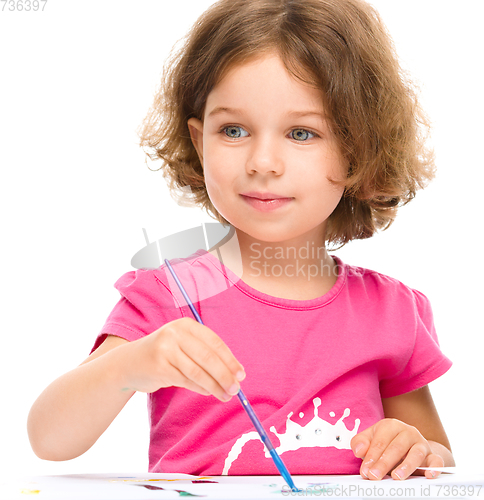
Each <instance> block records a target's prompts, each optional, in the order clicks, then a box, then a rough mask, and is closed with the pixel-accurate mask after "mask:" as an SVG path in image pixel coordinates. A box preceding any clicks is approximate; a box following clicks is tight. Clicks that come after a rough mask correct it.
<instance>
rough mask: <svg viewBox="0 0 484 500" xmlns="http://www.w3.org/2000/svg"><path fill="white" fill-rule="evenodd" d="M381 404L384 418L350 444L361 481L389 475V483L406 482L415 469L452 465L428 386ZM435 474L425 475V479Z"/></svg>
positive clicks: (427, 473) (383, 401)
mask: <svg viewBox="0 0 484 500" xmlns="http://www.w3.org/2000/svg"><path fill="white" fill-rule="evenodd" d="M382 404H383V411H384V414H385V418H384V419H383V420H380V421H379V422H377V423H376V424H375V425H372V426H371V427H369V428H368V429H366V430H364V431H363V432H360V433H359V434H357V435H356V436H355V437H354V438H353V439H352V440H351V448H352V450H353V452H354V453H355V456H357V457H359V458H363V463H362V465H361V469H360V474H361V475H362V476H363V477H364V478H367V479H372V480H377V479H381V478H382V477H383V476H384V475H385V474H387V473H389V472H390V471H392V472H391V476H392V477H393V479H406V478H407V477H408V476H409V475H411V474H413V473H414V472H415V470H416V468H417V467H444V466H445V467H448V466H454V465H455V463H454V457H453V455H452V452H451V450H450V444H449V440H448V439H447V435H446V434H445V431H444V427H443V426H442V422H441V421H440V418H439V415H438V413H437V410H436V408H435V405H434V402H433V400H432V396H431V394H430V390H429V388H428V386H425V387H422V388H421V389H418V390H416V391H413V392H409V393H407V394H402V395H401V396H395V397H393V398H386V399H382ZM417 473H418V472H417ZM439 474H440V473H432V471H425V476H426V477H428V478H433V477H437V476H438V475H439Z"/></svg>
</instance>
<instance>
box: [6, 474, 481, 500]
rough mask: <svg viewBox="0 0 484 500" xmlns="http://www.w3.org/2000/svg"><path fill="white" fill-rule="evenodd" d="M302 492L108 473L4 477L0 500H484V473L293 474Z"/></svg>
mask: <svg viewBox="0 0 484 500" xmlns="http://www.w3.org/2000/svg"><path fill="white" fill-rule="evenodd" d="M293 479H294V483H295V484H296V486H297V487H298V488H300V490H301V491H300V492H298V493H297V494H296V493H294V492H291V491H290V490H289V487H288V486H287V485H286V484H285V482H284V480H283V479H282V477H281V476H191V475H188V474H150V473H106V474H70V475H60V476H19V477H16V478H11V477H10V478H6V477H1V476H0V498H2V499H5V500H16V499H23V500H26V499H28V498H38V499H39V500H41V499H42V500H54V499H55V500H57V499H62V500H125V499H126V500H128V499H129V500H149V499H158V498H160V499H163V498H180V497H193V498H194V499H195V498H196V497H200V498H204V499H207V500H209V499H227V500H228V499H230V500H232V499H236V500H249V499H261V500H263V499H271V500H274V499H276V498H301V497H304V496H306V497H316V498H317V497H320V498H329V497H331V498H379V499H382V498H393V499H394V498H424V499H432V498H440V499H446V498H482V499H484V473H459V472H457V473H455V474H442V475H441V476H440V477H438V478H436V479H426V478H425V477H422V476H412V477H410V478H409V479H407V480H405V481H394V480H393V479H391V478H390V477H388V476H387V477H386V478H384V479H383V480H381V481H368V480H364V479H362V478H361V477H360V476H293Z"/></svg>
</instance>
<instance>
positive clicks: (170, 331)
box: [124, 318, 245, 401]
mask: <svg viewBox="0 0 484 500" xmlns="http://www.w3.org/2000/svg"><path fill="white" fill-rule="evenodd" d="M125 348H127V349H129V353H128V351H127V357H126V365H125V379H124V384H125V389H129V390H134V391H141V392H155V391H157V390H158V389H161V388H163V387H172V386H176V387H184V388H186V389H189V390H191V391H194V392H197V393H198V394H203V395H207V396H208V395H210V394H213V395H214V396H215V397H216V398H218V399H219V400H220V401H228V400H230V399H231V397H232V396H234V395H235V394H237V392H238V391H239V389H240V385H239V381H241V380H243V379H244V378H245V372H244V368H243V367H242V365H241V364H240V363H239V362H238V361H237V360H236V359H235V357H234V355H233V354H232V352H231V351H230V349H229V348H228V347H227V346H226V345H225V343H224V342H223V341H222V340H221V339H220V337H219V336H218V335H216V334H215V333H214V332H213V331H212V330H210V328H208V327H206V326H204V325H202V324H200V323H198V322H197V321H195V320H194V319H191V318H182V319H178V320H175V321H171V322H170V323H167V324H166V325H164V326H162V327H161V328H159V329H158V330H156V331H154V332H153V333H151V334H150V335H147V336H146V337H143V338H142V339H139V340H135V341H134V342H130V343H129V344H127V345H126V346H125Z"/></svg>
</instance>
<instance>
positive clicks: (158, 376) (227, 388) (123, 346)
mask: <svg viewBox="0 0 484 500" xmlns="http://www.w3.org/2000/svg"><path fill="white" fill-rule="evenodd" d="M244 377H245V373H244V370H243V367H242V365H241V364H240V363H239V362H238V361H237V360H236V359H235V357H234V356H233V354H232V353H231V352H230V350H229V348H228V347H227V346H226V345H225V344H224V342H223V341H222V340H221V339H220V337H218V336H217V335H216V334H215V333H214V332H213V331H212V330H210V329H209V328H207V327H206V326H204V325H201V324H199V323H197V322H196V321H195V320H193V319H191V318H183V319H179V320H175V321H172V322H170V323H167V324H166V325H164V326H162V327H161V328H159V329H158V330H156V331H155V332H153V333H151V334H150V335H147V336H146V337H143V338H141V339H139V340H135V341H133V342H127V341H126V340H124V339H121V338H119V337H114V336H108V337H107V339H106V340H105V341H104V343H103V344H102V345H101V346H100V347H99V348H98V349H97V350H96V351H95V352H94V353H92V354H91V356H89V358H87V359H86V360H85V361H84V362H83V363H82V364H81V365H80V366H78V367H77V368H75V369H74V370H72V371H70V372H68V373H66V374H64V375H62V376H61V377H59V378H58V379H57V380H55V381H54V382H52V384H50V385H49V386H48V387H47V389H45V391H44V392H43V393H42V394H41V395H40V396H39V397H38V399H37V400H36V401H35V403H34V404H33V406H32V408H31V410H30V413H29V417H28V422H27V428H28V433H29V438H30V443H31V445H32V448H33V450H34V452H35V453H36V454H37V456H39V457H40V458H43V459H46V460H70V459H72V458H75V457H77V456H79V455H82V454H83V453H84V452H86V451H87V450H88V449H89V448H90V447H91V446H92V445H93V444H94V443H95V442H96V441H97V439H98V438H99V437H100V436H101V434H102V433H103V432H104V431H105V430H106V429H107V428H108V427H109V425H110V423H111V422H112V421H113V420H114V418H115V417H116V415H117V414H118V413H119V412H120V411H121V409H122V408H123V407H124V405H125V404H126V403H127V401H128V400H129V399H130V398H131V396H132V395H133V394H134V392H135V391H141V392H155V391H157V390H158V389H160V388H163V387H171V386H176V387H184V388H186V389H189V390H192V391H195V392H197V393H199V394H203V395H210V394H212V395H214V396H216V397H217V398H218V399H220V400H221V401H228V400H229V399H230V398H231V397H232V396H233V395H235V394H237V392H238V390H239V388H240V385H239V381H240V380H243V378H244Z"/></svg>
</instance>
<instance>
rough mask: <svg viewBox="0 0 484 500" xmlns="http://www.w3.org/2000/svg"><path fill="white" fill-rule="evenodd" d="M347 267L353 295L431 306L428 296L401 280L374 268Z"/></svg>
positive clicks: (419, 307)
mask: <svg viewBox="0 0 484 500" xmlns="http://www.w3.org/2000/svg"><path fill="white" fill-rule="evenodd" d="M343 265H344V266H345V269H346V278H347V286H348V290H349V291H350V293H351V295H352V296H357V297H361V298H364V299H366V300H369V301H377V302H379V303H380V304H384V303H388V302H396V303H400V304H401V303H408V305H409V306H411V307H413V308H417V309H421V308H423V309H425V308H426V307H429V300H428V298H427V297H426V296H425V295H424V294H423V293H422V292H420V291H419V290H416V289H414V288H411V287H410V286H408V285H406V284H405V283H403V282H401V281H400V280H398V279H396V278H393V277H391V276H388V275H386V274H383V273H381V272H378V271H374V270H372V269H366V268H363V267H359V266H352V265H348V264H343Z"/></svg>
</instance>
